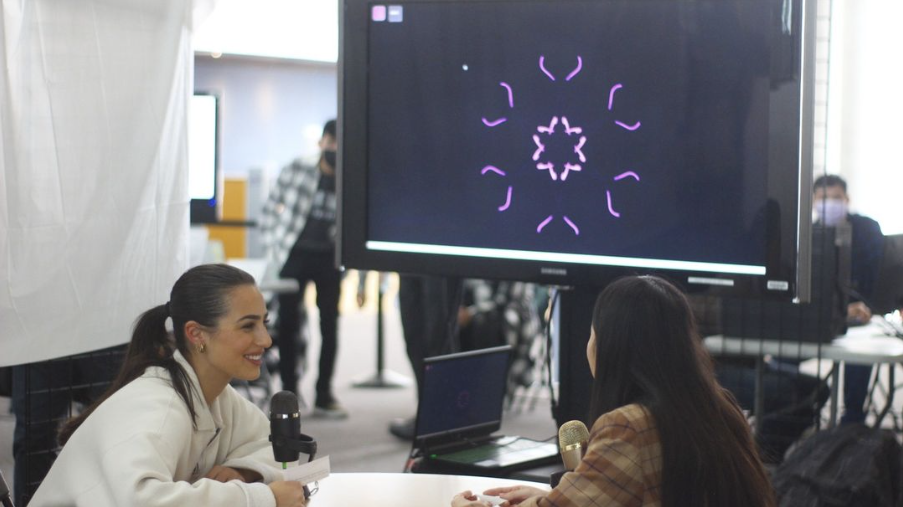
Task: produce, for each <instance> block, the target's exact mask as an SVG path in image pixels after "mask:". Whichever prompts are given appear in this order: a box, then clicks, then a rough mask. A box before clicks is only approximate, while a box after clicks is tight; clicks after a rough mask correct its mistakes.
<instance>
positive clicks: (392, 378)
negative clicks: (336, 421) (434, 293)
mask: <svg viewBox="0 0 903 507" xmlns="http://www.w3.org/2000/svg"><path fill="white" fill-rule="evenodd" d="M382 276H383V275H382V274H380V277H382ZM383 285H384V284H383V283H382V280H380V284H379V295H378V297H377V299H376V373H374V374H373V375H371V376H370V377H367V378H365V379H362V380H356V381H355V382H354V383H353V384H352V385H353V386H354V387H366V388H377V389H385V388H395V387H406V386H409V385H411V379H410V378H408V377H405V376H404V375H402V374H400V373H396V372H394V371H392V370H387V369H385V368H384V364H385V359H384V356H385V350H384V349H385V347H384V345H385V332H384V331H383V327H384V326H383V293H384V292H385V290H384V287H383Z"/></svg>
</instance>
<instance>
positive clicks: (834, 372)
mask: <svg viewBox="0 0 903 507" xmlns="http://www.w3.org/2000/svg"><path fill="white" fill-rule="evenodd" d="M838 391H840V365H839V364H837V362H836V361H835V362H834V366H832V367H831V418H830V420H829V421H828V427H829V428H833V427H834V426H836V425H837V393H838Z"/></svg>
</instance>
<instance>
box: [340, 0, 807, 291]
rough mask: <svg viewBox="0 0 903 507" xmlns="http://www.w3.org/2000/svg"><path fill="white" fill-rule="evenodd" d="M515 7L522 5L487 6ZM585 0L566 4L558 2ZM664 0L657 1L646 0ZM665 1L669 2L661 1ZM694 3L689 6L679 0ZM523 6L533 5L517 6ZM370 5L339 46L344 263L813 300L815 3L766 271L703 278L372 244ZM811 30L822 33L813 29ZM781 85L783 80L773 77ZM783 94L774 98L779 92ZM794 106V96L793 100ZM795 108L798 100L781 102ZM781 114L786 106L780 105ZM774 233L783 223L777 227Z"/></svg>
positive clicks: (799, 53)
mask: <svg viewBox="0 0 903 507" xmlns="http://www.w3.org/2000/svg"><path fill="white" fill-rule="evenodd" d="M481 1H482V2H512V0H481ZM580 1H581V0H559V2H558V3H564V2H574V3H579V2H580ZM639 1H657V0H639ZM658 1H660V0H658ZM676 1H685V0H676ZM435 2H441V3H452V2H457V3H468V0H407V1H402V2H393V5H394V4H396V3H397V4H399V5H407V4H413V3H435ZM514 3H521V4H523V3H524V2H514ZM374 4H383V2H374V1H370V0H342V2H341V5H340V13H339V21H340V43H339V62H338V73H339V96H338V103H339V115H338V117H339V119H340V120H339V125H338V141H339V146H340V151H339V154H338V168H337V172H338V175H339V178H338V187H337V194H338V196H339V209H338V224H339V235H338V238H337V249H336V262H337V264H338V265H340V266H343V267H346V268H355V269H370V270H379V271H397V272H404V273H421V274H433V275H444V276H452V277H471V278H487V279H509V280H521V281H527V282H534V283H540V284H548V285H558V286H576V285H604V284H605V283H607V282H608V281H609V280H611V279H612V278H613V277H616V276H619V275H625V274H662V275H665V276H668V277H669V278H670V279H672V280H675V281H676V282H677V283H679V284H681V285H683V286H684V287H685V288H687V289H689V290H693V291H696V292H702V291H705V292H709V293H712V294H718V295H739V296H753V297H767V298H776V299H784V300H793V299H796V300H799V301H807V300H808V297H809V263H810V258H809V256H810V241H811V239H810V238H811V188H810V182H811V181H812V159H813V153H812V151H813V150H812V140H813V131H814V123H813V115H814V113H813V111H814V102H813V101H812V96H813V91H814V72H813V67H814V36H815V30H814V22H815V9H814V2H811V1H810V0H793V5H792V7H793V9H792V12H798V13H799V15H798V16H794V17H792V19H791V20H790V26H791V36H790V37H791V38H792V40H791V41H790V43H791V44H790V45H791V47H790V48H789V51H790V52H791V53H792V54H791V55H790V56H791V59H792V62H793V66H792V69H791V73H792V75H791V76H789V77H787V76H783V77H782V82H784V83H788V82H789V83H790V84H789V85H787V87H786V88H785V89H784V90H785V93H788V94H791V95H793V96H792V97H791V99H790V101H789V104H790V105H791V106H796V107H797V108H798V115H797V116H796V122H795V123H794V124H792V125H788V124H786V122H785V123H784V124H782V125H780V126H776V125H775V124H774V123H775V122H772V123H770V129H769V147H770V149H769V155H770V156H772V155H774V154H775V153H778V154H780V155H781V156H783V157H784V159H785V160H793V159H795V160H796V161H797V162H796V165H795V167H793V168H789V163H786V164H784V166H786V167H775V166H774V165H773V164H771V163H769V169H768V172H769V175H768V178H769V182H770V183H769V190H768V200H769V201H773V202H776V203H778V204H779V209H781V210H785V211H782V212H779V213H778V215H779V216H780V218H778V220H779V221H780V225H778V226H777V230H774V229H771V230H769V231H768V232H767V238H766V241H767V242H769V244H768V245H766V249H767V250H768V253H767V255H766V257H767V261H766V274H765V275H738V274H732V273H712V272H699V271H691V270H680V269H654V268H641V267H632V266H627V267H625V266H609V265H598V264H580V263H568V262H545V261H534V260H520V259H509V258H504V259H500V258H492V257H470V256H464V255H448V254H439V253H419V252H418V253H415V252H403V251H384V250H376V249H372V248H368V246H367V242H368V237H367V220H368V218H367V205H368V201H367V180H368V174H367V160H366V156H367V150H368V138H367V121H368V118H367V116H368V104H367V100H368V94H367V80H368V72H369V69H368V47H367V46H368V26H369V10H370V6H371V5H374ZM810 27H813V28H812V29H810ZM772 80H773V81H775V77H774V76H772ZM772 93H774V92H772ZM785 100H786V99H785ZM780 106H781V107H783V108H784V109H786V108H787V107H788V104H781V105H780ZM771 107H772V108H776V107H778V105H776V104H771ZM769 227H774V226H773V225H772V226H769Z"/></svg>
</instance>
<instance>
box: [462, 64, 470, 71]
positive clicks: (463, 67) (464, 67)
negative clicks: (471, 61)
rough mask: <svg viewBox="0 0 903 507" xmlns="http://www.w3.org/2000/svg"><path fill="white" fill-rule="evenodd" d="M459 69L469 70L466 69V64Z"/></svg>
mask: <svg viewBox="0 0 903 507" xmlns="http://www.w3.org/2000/svg"><path fill="white" fill-rule="evenodd" d="M461 68H462V69H464V70H467V69H469V68H470V67H468V66H467V64H466V63H465V64H464V65H462V66H461Z"/></svg>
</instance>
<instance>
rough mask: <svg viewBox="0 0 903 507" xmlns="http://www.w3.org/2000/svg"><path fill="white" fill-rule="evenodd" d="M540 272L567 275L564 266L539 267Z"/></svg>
mask: <svg viewBox="0 0 903 507" xmlns="http://www.w3.org/2000/svg"><path fill="white" fill-rule="evenodd" d="M539 272H540V274H543V275H554V276H568V270H566V269H564V268H539Z"/></svg>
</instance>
